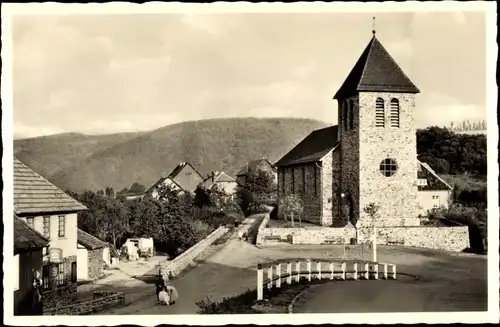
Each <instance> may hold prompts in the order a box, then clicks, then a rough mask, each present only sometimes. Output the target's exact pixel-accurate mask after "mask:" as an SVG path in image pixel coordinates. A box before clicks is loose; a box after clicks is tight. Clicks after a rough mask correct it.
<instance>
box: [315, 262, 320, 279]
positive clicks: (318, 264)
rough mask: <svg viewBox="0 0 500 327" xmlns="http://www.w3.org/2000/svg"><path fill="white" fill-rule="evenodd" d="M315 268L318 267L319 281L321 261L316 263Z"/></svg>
mask: <svg viewBox="0 0 500 327" xmlns="http://www.w3.org/2000/svg"><path fill="white" fill-rule="evenodd" d="M316 267H318V279H319V280H321V261H318V262H317V263H316Z"/></svg>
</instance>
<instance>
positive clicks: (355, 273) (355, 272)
mask: <svg viewBox="0 0 500 327" xmlns="http://www.w3.org/2000/svg"><path fill="white" fill-rule="evenodd" d="M354 279H355V280H356V279H358V263H357V262H355V263H354Z"/></svg>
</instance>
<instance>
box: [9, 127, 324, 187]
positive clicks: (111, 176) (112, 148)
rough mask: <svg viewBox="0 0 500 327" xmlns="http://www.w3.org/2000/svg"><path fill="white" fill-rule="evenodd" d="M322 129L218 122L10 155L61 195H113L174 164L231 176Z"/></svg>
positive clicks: (46, 143)
mask: <svg viewBox="0 0 500 327" xmlns="http://www.w3.org/2000/svg"><path fill="white" fill-rule="evenodd" d="M326 126H328V124H327V123H325V122H321V121H317V120H312V119H296V118H224V119H208V120H199V121H190V122H183V123H177V124H173V125H168V126H165V127H162V128H159V129H156V130H153V131H150V132H138V133H120V134H108V135H85V134H79V133H64V134H56V135H50V136H42V137H36V138H29V139H18V140H14V154H15V156H16V157H17V158H18V159H19V160H21V161H23V162H24V163H25V164H26V165H28V166H30V167H31V168H32V169H34V170H35V171H37V172H38V173H40V174H42V175H43V176H44V177H46V178H47V179H48V180H50V181H51V182H53V183H54V184H56V185H57V186H59V187H61V188H63V189H70V190H72V191H83V190H87V189H88V190H100V189H104V188H106V187H108V186H111V187H113V188H114V189H115V190H116V191H118V190H120V189H122V188H124V187H130V185H132V184H133V183H134V182H138V183H140V184H142V185H144V186H146V187H148V186H150V185H151V184H152V183H154V182H155V181H156V180H158V179H159V178H160V177H161V176H162V175H165V174H168V173H169V172H170V171H171V170H172V169H173V168H174V167H175V166H176V165H177V164H178V163H179V162H182V161H187V162H189V163H191V164H192V165H193V166H194V167H195V168H196V169H197V170H199V171H200V172H201V173H202V174H204V175H207V174H208V173H210V172H211V171H213V170H220V169H222V170H224V171H225V172H227V173H228V174H231V175H234V174H235V173H236V172H237V171H238V170H239V169H240V168H241V167H242V166H243V165H245V164H246V162H248V161H250V160H253V159H259V158H262V157H265V158H267V159H269V160H270V161H271V162H276V161H277V160H278V159H280V158H281V157H282V156H283V155H284V154H285V153H286V152H288V151H289V150H290V149H291V148H293V147H294V146H295V145H296V144H297V143H298V142H300V141H301V140H302V139H303V138H304V137H305V136H306V135H308V134H309V133H310V132H312V131H313V130H315V129H319V128H323V127H326Z"/></svg>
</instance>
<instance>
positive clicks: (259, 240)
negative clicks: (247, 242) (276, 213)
mask: <svg viewBox="0 0 500 327" xmlns="http://www.w3.org/2000/svg"><path fill="white" fill-rule="evenodd" d="M270 219H271V215H270V214H266V216H265V217H264V219H262V221H261V222H260V225H259V228H258V229H257V236H256V238H255V244H256V245H259V244H261V243H263V239H262V238H263V237H264V236H265V235H266V233H265V232H264V230H268V229H270V228H266V226H267V224H268V223H269V220H270Z"/></svg>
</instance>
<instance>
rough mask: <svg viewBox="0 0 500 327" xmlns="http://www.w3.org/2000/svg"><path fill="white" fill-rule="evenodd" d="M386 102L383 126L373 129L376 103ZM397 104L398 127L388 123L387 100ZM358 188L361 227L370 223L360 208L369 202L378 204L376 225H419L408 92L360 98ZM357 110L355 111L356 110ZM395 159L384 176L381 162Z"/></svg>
mask: <svg viewBox="0 0 500 327" xmlns="http://www.w3.org/2000/svg"><path fill="white" fill-rule="evenodd" d="M378 97H380V98H382V99H383V100H384V103H385V127H384V128H381V127H375V102H376V99H377V98H378ZM392 98H396V99H398V101H399V108H400V109H399V110H400V114H399V116H400V122H399V128H394V127H391V124H390V101H391V99H392ZM359 108H360V113H359V115H360V116H359V118H360V120H359V121H360V122H361V123H360V126H359V127H360V132H359V157H360V158H361V160H360V165H359V189H360V195H361V196H360V198H359V204H357V205H358V206H359V207H358V210H359V212H360V225H363V224H370V218H369V217H368V216H367V215H366V214H365V213H364V212H363V208H364V207H365V206H366V205H368V204H369V203H371V202H374V203H376V204H378V205H380V210H379V215H380V218H379V219H378V224H380V225H383V226H415V225H418V219H417V216H418V200H417V169H418V162H417V144H416V141H417V140H416V129H415V125H414V110H415V95H413V94H407V93H381V92H376V93H370V92H362V93H360V95H359ZM356 111H357V110H356ZM386 158H392V159H395V160H396V162H397V166H398V168H397V171H396V173H395V174H394V175H393V176H390V177H386V176H384V175H383V174H382V173H381V172H380V163H381V162H382V160H384V159H386Z"/></svg>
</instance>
